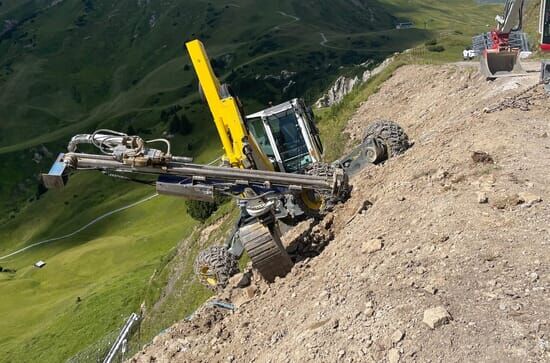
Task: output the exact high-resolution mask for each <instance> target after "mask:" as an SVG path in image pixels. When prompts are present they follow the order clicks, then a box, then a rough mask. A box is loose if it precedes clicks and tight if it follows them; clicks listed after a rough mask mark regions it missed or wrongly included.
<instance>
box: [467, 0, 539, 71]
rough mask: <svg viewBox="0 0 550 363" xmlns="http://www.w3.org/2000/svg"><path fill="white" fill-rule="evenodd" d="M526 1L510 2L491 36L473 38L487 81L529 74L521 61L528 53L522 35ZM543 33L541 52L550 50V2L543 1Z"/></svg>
mask: <svg viewBox="0 0 550 363" xmlns="http://www.w3.org/2000/svg"><path fill="white" fill-rule="evenodd" d="M525 3H526V1H525V0H507V1H506V4H505V6H504V14H503V15H497V16H496V19H495V20H496V22H497V26H496V28H495V29H493V30H492V31H491V32H489V33H485V34H481V35H478V36H475V37H474V38H473V49H474V50H475V52H476V53H477V54H479V55H480V60H481V73H482V74H483V75H484V76H485V77H487V79H495V78H498V77H506V76H511V75H521V74H525V71H524V69H523V67H522V66H521V63H520V61H519V59H520V53H521V51H522V50H528V48H529V47H528V42H527V36H526V34H525V33H523V32H522V29H523V11H524V6H525ZM539 32H540V34H541V41H540V42H541V46H540V47H541V50H542V51H550V0H541V7H540V22H539Z"/></svg>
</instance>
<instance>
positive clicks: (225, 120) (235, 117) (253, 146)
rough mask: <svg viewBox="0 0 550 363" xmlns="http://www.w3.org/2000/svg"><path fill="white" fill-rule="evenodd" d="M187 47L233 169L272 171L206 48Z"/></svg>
mask: <svg viewBox="0 0 550 363" xmlns="http://www.w3.org/2000/svg"><path fill="white" fill-rule="evenodd" d="M186 47H187V51H188V52H189V56H190V57H191V62H192V63H193V67H194V68H195V73H196V74H197V77H198V79H199V83H200V87H201V89H202V92H203V94H204V98H205V99H206V102H207V103H208V107H209V108H210V112H211V113H212V117H213V119H214V123H215V124H216V129H217V131H218V134H219V135H220V139H221V142H222V146H223V149H224V151H225V155H226V157H227V159H228V161H229V163H230V164H231V166H232V167H236V168H247V169H258V170H270V171H273V170H274V168H273V164H272V163H271V162H270V161H269V159H268V158H267V156H266V155H265V154H264V153H263V152H262V151H261V149H260V148H259V146H258V145H257V143H256V141H255V140H254V138H253V137H252V136H251V135H250V134H249V132H248V130H247V128H246V126H245V123H244V120H243V117H245V116H244V115H242V114H241V111H240V108H239V103H238V100H237V99H236V98H235V97H233V96H231V95H229V94H227V92H225V91H224V89H223V87H222V85H221V84H220V81H219V80H218V78H217V77H216V75H215V74H214V71H213V70H212V66H211V64H210V60H209V59H208V55H207V54H206V50H205V49H204V46H203V44H202V43H201V42H200V41H199V40H193V41H190V42H188V43H186Z"/></svg>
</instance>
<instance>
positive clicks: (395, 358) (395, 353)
mask: <svg viewBox="0 0 550 363" xmlns="http://www.w3.org/2000/svg"><path fill="white" fill-rule="evenodd" d="M400 358H401V354H399V350H397V349H395V348H392V349H390V350H388V363H398V362H399V359H400Z"/></svg>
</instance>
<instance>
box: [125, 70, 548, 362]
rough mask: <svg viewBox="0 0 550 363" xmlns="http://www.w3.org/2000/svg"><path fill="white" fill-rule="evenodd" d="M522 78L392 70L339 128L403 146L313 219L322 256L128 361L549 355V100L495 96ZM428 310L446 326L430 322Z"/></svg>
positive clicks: (538, 95)
mask: <svg viewBox="0 0 550 363" xmlns="http://www.w3.org/2000/svg"><path fill="white" fill-rule="evenodd" d="M537 80H538V78H537V75H536V74H534V75H532V76H529V77H525V78H515V79H512V78H510V79H501V80H497V81H494V82H490V83H489V82H486V81H485V80H484V79H482V78H481V77H479V76H478V75H477V72H476V69H475V68H473V67H469V66H466V65H447V66H406V67H403V68H401V69H399V70H398V71H397V72H396V74H395V75H394V76H393V77H392V78H391V79H390V80H389V81H387V82H386V83H385V84H384V86H383V87H382V89H381V90H380V92H379V93H378V94H376V95H374V96H372V97H371V98H370V99H369V100H368V101H367V102H365V103H364V104H363V105H362V106H361V108H360V109H359V111H358V112H357V114H356V115H355V116H354V118H353V119H352V120H351V122H350V125H349V130H348V131H349V133H350V142H353V141H351V140H357V139H358V138H360V137H361V134H362V132H361V130H363V129H364V128H365V126H366V125H367V124H369V123H370V122H372V121H374V120H376V119H380V118H387V119H392V120H395V121H397V122H398V123H400V124H401V125H403V126H404V127H405V129H406V130H407V132H408V134H409V135H410V137H411V139H412V140H413V141H414V147H413V148H411V149H410V150H409V151H408V152H407V153H405V154H404V155H402V156H400V157H398V158H395V159H392V160H390V161H389V162H387V163H386V164H384V165H382V166H378V167H371V168H369V169H367V170H364V171H363V172H362V174H361V175H359V176H357V177H356V178H355V180H354V181H353V183H354V186H355V189H354V192H353V195H352V198H351V200H350V201H348V202H347V203H346V204H345V205H344V206H341V207H339V208H338V209H337V210H336V211H334V213H333V214H332V215H330V216H328V217H326V219H325V221H324V224H323V226H322V227H327V228H328V229H330V233H329V235H330V234H333V235H334V239H333V240H332V241H331V242H330V244H329V245H328V246H327V247H326V248H325V249H324V251H323V252H322V253H321V254H320V255H319V256H317V257H315V258H312V259H307V260H305V261H302V262H300V263H298V264H297V266H296V267H295V268H294V269H293V271H292V272H291V273H290V275H289V276H287V277H286V278H285V279H281V280H278V281H276V282H275V283H274V284H272V285H270V286H269V288H267V286H266V285H264V284H261V283H260V284H258V285H257V291H256V295H255V296H254V298H252V300H251V301H249V302H247V303H244V304H243V301H242V298H241V299H238V300H236V302H238V303H239V304H240V307H239V309H237V310H236V312H234V313H231V314H229V313H224V312H221V311H217V310H213V309H209V310H208V309H207V310H205V311H203V312H202V313H201V314H199V315H197V317H196V318H195V320H193V321H192V322H181V323H179V324H176V325H175V326H173V327H172V328H171V329H169V330H168V331H167V332H165V333H164V334H163V335H161V336H159V337H157V338H156V339H155V340H154V342H153V343H152V344H151V345H149V346H148V347H146V348H145V349H144V350H143V352H141V353H139V354H138V355H136V356H135V357H134V358H133V360H132V361H135V362H169V361H175V362H180V361H181V362H183V361H189V362H195V361H203V362H233V361H234V362H251V361H256V362H307V361H310V362H337V361H338V362H340V361H341V362H370V361H373V362H374V361H376V362H380V361H388V362H398V361H402V362H411V361H417V362H428V361H432V362H464V361H470V362H475V361H487V362H526V361H532V362H540V361H550V294H549V292H550V291H549V290H550V275H549V272H550V267H549V266H550V251H549V248H550V204H549V201H550V182H549V181H550V138H549V137H548V136H549V134H550V98H548V96H546V95H544V94H543V92H542V91H541V89H540V87H539V88H536V89H533V90H531V91H528V92H527V93H526V94H525V95H524V96H523V98H520V99H519V100H518V101H516V102H511V101H510V100H506V99H505V97H506V96H513V95H517V94H520V93H521V92H523V90H525V89H527V88H528V87H530V86H532V85H534V84H536V82H537ZM499 103H503V105H504V106H503V107H490V108H489V109H487V110H486V111H489V112H484V111H483V110H484V109H485V108H486V107H488V106H494V105H497V104H499ZM506 105H509V106H510V105H511V106H512V108H508V106H506ZM475 151H483V152H486V153H488V154H489V155H490V157H491V158H492V159H493V162H490V160H484V158H483V157H481V158H479V157H477V158H476V160H478V162H475V161H473V159H472V153H473V152H475ZM485 159H487V158H486V157H485ZM484 161H485V162H484ZM485 198H487V200H488V202H487V203H480V201H482V202H483V201H484V199H485ZM365 201H369V202H370V203H372V206H371V207H370V208H368V210H366V211H363V212H360V213H357V211H358V210H361V206H362V205H363V204H364V203H365ZM327 221H328V222H330V223H327ZM302 227H303V226H302ZM316 228H317V229H319V228H321V227H319V226H318V227H316ZM321 229H323V228H321ZM254 289H255V288H249V290H248V292H252V290H254ZM233 295H235V293H234V291H233ZM435 307H442V308H443V309H444V310H445V311H446V312H448V313H449V315H450V318H447V320H448V321H447V324H444V323H445V321H444V319H443V321H441V323H442V325H441V326H438V327H436V328H435V329H431V328H430V327H428V326H427V325H426V324H425V323H424V322H423V319H424V314H425V311H426V310H428V309H431V308H435ZM440 310H441V309H440ZM224 315H225V316H224ZM436 325H438V324H436Z"/></svg>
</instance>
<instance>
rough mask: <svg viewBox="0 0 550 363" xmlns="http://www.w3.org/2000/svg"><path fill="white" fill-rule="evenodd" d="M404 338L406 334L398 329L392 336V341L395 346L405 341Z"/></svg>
mask: <svg viewBox="0 0 550 363" xmlns="http://www.w3.org/2000/svg"><path fill="white" fill-rule="evenodd" d="M404 336H405V333H404V332H403V331H402V330H399V329H397V330H396V331H394V332H393V334H392V335H391V341H392V342H393V344H397V343H399V342H400V341H401V340H402V339H403V337H404Z"/></svg>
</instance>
